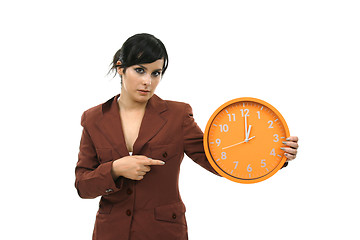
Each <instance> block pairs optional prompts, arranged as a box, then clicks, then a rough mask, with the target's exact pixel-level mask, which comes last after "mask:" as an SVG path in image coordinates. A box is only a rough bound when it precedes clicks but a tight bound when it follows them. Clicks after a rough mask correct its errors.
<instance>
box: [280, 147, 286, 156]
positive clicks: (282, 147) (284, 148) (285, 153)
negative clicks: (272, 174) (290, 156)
mask: <svg viewBox="0 0 360 240" xmlns="http://www.w3.org/2000/svg"><path fill="white" fill-rule="evenodd" d="M280 149H281V150H285V148H283V147H281V148H280ZM285 155H286V153H285Z"/></svg>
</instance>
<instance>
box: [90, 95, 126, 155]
mask: <svg viewBox="0 0 360 240" xmlns="http://www.w3.org/2000/svg"><path fill="white" fill-rule="evenodd" d="M118 97H119V95H117V96H115V97H114V98H112V99H110V100H109V101H107V102H106V103H104V104H103V105H102V111H103V114H102V116H101V117H100V119H99V121H98V122H97V123H96V124H97V126H98V128H99V129H100V131H101V132H102V133H103V134H104V136H105V137H106V138H107V140H108V141H109V142H110V144H111V145H112V146H113V148H114V149H115V151H117V152H118V153H119V154H120V156H128V155H129V152H128V150H127V148H126V143H125V138H124V133H123V130H122V125H121V119H120V113H119V107H118V104H117V98H118Z"/></svg>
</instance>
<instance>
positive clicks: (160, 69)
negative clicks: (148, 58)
mask: <svg viewBox="0 0 360 240" xmlns="http://www.w3.org/2000/svg"><path fill="white" fill-rule="evenodd" d="M138 65H139V66H140V67H142V68H144V69H145V70H148V69H147V67H145V66H143V65H141V64H138ZM157 71H162V68H159V69H155V70H154V71H153V72H157Z"/></svg>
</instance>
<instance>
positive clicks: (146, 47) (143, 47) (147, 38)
mask: <svg viewBox="0 0 360 240" xmlns="http://www.w3.org/2000/svg"><path fill="white" fill-rule="evenodd" d="M159 59H164V65H163V68H162V74H164V73H165V71H166V69H167V67H168V62H169V59H168V55H167V52H166V49H165V46H164V44H163V43H162V42H161V41H160V40H159V39H157V38H156V37H154V36H153V35H151V34H147V33H140V34H136V35H134V36H132V37H129V38H128V39H127V40H126V41H125V42H124V44H123V45H122V47H121V48H120V49H119V50H118V51H117V52H116V53H115V55H114V58H113V61H112V63H111V64H110V65H111V69H110V70H109V73H110V72H112V71H114V72H115V75H116V68H117V67H120V68H124V72H125V71H126V68H128V67H130V66H133V65H137V64H143V63H152V62H155V61H156V60H159ZM117 61H120V62H121V65H118V64H117ZM115 75H114V76H115Z"/></svg>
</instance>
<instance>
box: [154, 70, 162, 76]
mask: <svg viewBox="0 0 360 240" xmlns="http://www.w3.org/2000/svg"><path fill="white" fill-rule="evenodd" d="M152 75H153V76H154V77H158V76H160V75H161V72H160V71H156V72H153V73H152Z"/></svg>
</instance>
